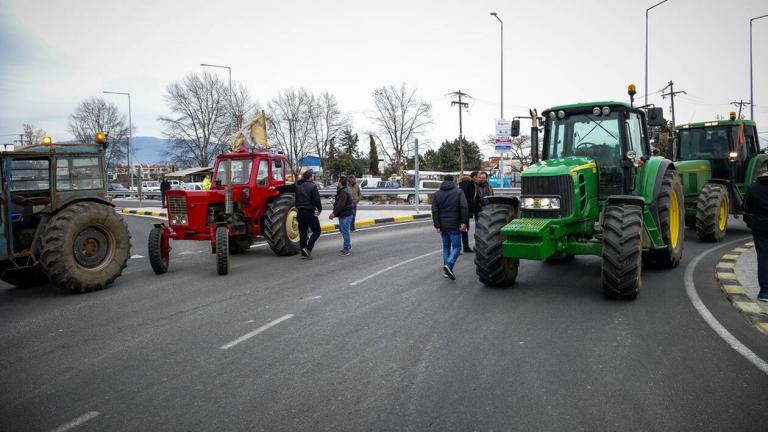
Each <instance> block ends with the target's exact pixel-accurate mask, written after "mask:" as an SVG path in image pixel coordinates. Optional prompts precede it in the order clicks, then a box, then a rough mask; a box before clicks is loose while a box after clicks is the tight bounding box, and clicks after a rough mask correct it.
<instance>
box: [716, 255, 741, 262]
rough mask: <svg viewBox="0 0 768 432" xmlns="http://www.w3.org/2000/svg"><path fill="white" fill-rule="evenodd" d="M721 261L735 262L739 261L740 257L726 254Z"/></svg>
mask: <svg viewBox="0 0 768 432" xmlns="http://www.w3.org/2000/svg"><path fill="white" fill-rule="evenodd" d="M720 259H726V260H734V261H735V260H737V259H739V256H738V255H731V254H725V255H723V256H722V257H720Z"/></svg>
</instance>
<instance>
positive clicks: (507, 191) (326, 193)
mask: <svg viewBox="0 0 768 432" xmlns="http://www.w3.org/2000/svg"><path fill="white" fill-rule="evenodd" d="M438 190H439V189H426V188H423V189H422V188H419V195H432V194H433V193H435V192H437V191H438ZM493 191H494V193H495V194H496V195H520V188H519V187H515V188H494V189H493ZM360 192H361V193H362V194H363V197H368V196H397V195H416V189H415V188H389V189H365V188H364V189H360ZM334 195H336V188H322V189H320V196H322V197H332V196H334Z"/></svg>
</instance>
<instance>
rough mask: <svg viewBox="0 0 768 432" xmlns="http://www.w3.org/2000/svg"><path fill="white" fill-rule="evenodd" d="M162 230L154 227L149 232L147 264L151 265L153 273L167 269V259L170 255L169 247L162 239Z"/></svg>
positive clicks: (159, 272) (163, 271)
mask: <svg viewBox="0 0 768 432" xmlns="http://www.w3.org/2000/svg"><path fill="white" fill-rule="evenodd" d="M163 234H164V231H163V229H162V228H159V227H154V228H152V231H150V232H149V242H148V245H147V246H148V247H147V249H148V251H149V264H150V265H151V266H152V270H154V272H155V274H163V273H165V272H167V271H168V261H169V255H170V247H169V246H168V244H167V243H166V240H165V239H163Z"/></svg>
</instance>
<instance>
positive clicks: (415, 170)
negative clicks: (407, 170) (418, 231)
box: [413, 138, 421, 214]
mask: <svg viewBox="0 0 768 432" xmlns="http://www.w3.org/2000/svg"><path fill="white" fill-rule="evenodd" d="M415 147H416V157H415V158H413V178H414V187H415V189H416V195H415V202H416V213H417V214H418V213H419V201H421V195H419V139H418V138H416V144H415Z"/></svg>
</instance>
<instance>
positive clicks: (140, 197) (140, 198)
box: [131, 165, 144, 208]
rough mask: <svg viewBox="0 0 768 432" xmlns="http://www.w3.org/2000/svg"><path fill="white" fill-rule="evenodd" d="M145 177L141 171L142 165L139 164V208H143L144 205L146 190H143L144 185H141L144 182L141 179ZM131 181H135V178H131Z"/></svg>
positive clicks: (137, 188) (137, 187)
mask: <svg viewBox="0 0 768 432" xmlns="http://www.w3.org/2000/svg"><path fill="white" fill-rule="evenodd" d="M143 178H144V175H143V173H142V172H141V165H139V183H138V185H137V186H136V190H137V191H138V192H139V208H143V207H144V198H143V197H142V194H143V192H144V191H142V190H141V189H142V187H141V183H142V181H141V179H143ZM131 181H133V180H131Z"/></svg>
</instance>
